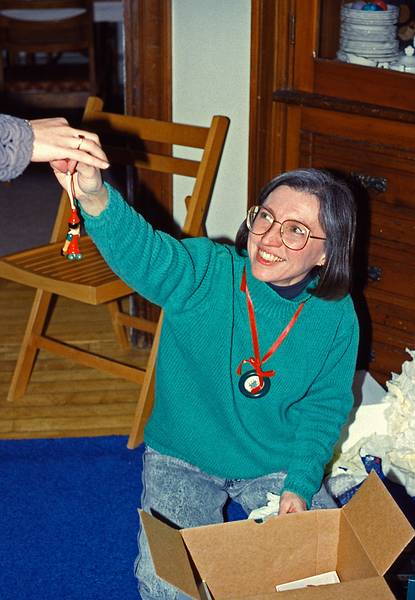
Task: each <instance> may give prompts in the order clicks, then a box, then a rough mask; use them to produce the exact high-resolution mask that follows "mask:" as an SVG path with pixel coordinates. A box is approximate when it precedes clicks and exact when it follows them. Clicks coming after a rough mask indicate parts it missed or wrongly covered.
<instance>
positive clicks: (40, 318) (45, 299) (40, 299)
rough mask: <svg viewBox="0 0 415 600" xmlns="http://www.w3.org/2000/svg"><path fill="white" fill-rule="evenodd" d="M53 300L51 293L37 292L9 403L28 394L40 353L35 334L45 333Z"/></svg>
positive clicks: (10, 391) (9, 394) (10, 390)
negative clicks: (34, 340) (35, 341)
mask: <svg viewBox="0 0 415 600" xmlns="http://www.w3.org/2000/svg"><path fill="white" fill-rule="evenodd" d="M51 300H52V294H50V293H49V292H44V291H42V290H37V291H36V295H35V299H34V302H33V305H32V310H31V311H30V316H29V320H28V322H27V325H26V331H25V334H24V336H23V341H22V345H21V347H20V352H19V356H18V358H17V363H16V367H15V369H14V373H13V377H12V380H11V384H10V388H9V392H8V396H7V400H8V401H9V402H12V401H13V400H18V399H19V398H21V397H22V396H23V395H24V393H25V392H26V389H27V386H28V384H29V381H30V377H31V374H32V371H33V367H34V364H35V361H36V357H37V353H38V351H39V349H38V347H37V346H36V345H35V344H34V342H33V334H37V335H41V334H42V333H43V330H44V327H45V323H46V319H47V316H48V310H49V306H50V303H51Z"/></svg>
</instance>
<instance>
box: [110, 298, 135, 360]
mask: <svg viewBox="0 0 415 600" xmlns="http://www.w3.org/2000/svg"><path fill="white" fill-rule="evenodd" d="M106 306H107V308H108V311H109V313H110V316H111V321H112V327H113V329H114V333H115V337H116V339H117V341H118V343H119V345H120V346H121V348H125V349H127V348H129V347H130V342H129V340H128V336H127V331H126V328H125V327H124V325H122V324H121V323H120V322H119V321H118V319H117V317H118V315H119V314H120V312H121V311H120V306H119V304H118V301H117V300H114V301H113V302H108V303H107V305H106Z"/></svg>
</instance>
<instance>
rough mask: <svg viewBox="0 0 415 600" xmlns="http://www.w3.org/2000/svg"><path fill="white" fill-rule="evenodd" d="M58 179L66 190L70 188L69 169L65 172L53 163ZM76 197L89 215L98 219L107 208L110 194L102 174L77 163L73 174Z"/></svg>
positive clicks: (97, 170)
mask: <svg viewBox="0 0 415 600" xmlns="http://www.w3.org/2000/svg"><path fill="white" fill-rule="evenodd" d="M51 166H52V168H53V171H54V173H55V176H56V179H57V180H58V181H59V183H60V184H61V186H62V187H63V188H64V189H67V188H68V176H67V172H68V170H69V169H66V170H65V171H63V170H62V169H61V165H59V167H58V168H57V167H56V164H55V161H53V162H51ZM72 177H73V183H74V196H75V198H76V199H77V200H78V201H79V202H80V203H81V205H82V208H83V209H84V210H85V212H87V213H88V214H90V215H92V216H94V217H96V216H98V215H99V214H100V213H101V212H102V211H103V210H104V208H105V207H106V205H107V200H108V194H107V190H106V188H105V187H104V185H103V183H102V178H101V172H100V170H99V169H96V168H95V167H91V166H90V165H86V164H84V163H76V164H75V171H74V173H73V176H72Z"/></svg>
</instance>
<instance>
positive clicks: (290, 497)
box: [278, 492, 307, 515]
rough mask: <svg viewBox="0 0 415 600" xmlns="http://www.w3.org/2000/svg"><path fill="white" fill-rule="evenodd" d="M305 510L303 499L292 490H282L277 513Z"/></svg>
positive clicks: (283, 513)
mask: <svg viewBox="0 0 415 600" xmlns="http://www.w3.org/2000/svg"><path fill="white" fill-rule="evenodd" d="M305 510H307V505H306V503H305V500H303V498H301V496H297V494H294V493H293V492H284V493H283V494H282V496H281V500H280V508H279V512H278V514H279V515H285V514H287V513H294V512H303V511H305Z"/></svg>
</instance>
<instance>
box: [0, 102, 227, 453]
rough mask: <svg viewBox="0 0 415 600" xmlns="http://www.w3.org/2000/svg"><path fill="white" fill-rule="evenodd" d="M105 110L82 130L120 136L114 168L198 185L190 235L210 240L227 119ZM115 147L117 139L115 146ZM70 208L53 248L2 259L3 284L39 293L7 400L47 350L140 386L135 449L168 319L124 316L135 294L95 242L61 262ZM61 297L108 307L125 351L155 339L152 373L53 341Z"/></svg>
mask: <svg viewBox="0 0 415 600" xmlns="http://www.w3.org/2000/svg"><path fill="white" fill-rule="evenodd" d="M102 107H103V103H102V101H101V100H100V99H99V98H95V97H92V98H90V99H89V100H88V102H87V106H86V109H85V113H84V119H83V127H84V128H85V129H89V130H91V131H96V132H97V133H99V134H100V135H101V134H103V135H105V134H107V133H108V132H110V133H111V135H113V134H114V133H116V134H118V136H119V135H120V134H121V137H120V138H119V141H120V142H121V147H116V146H114V145H112V146H106V145H105V144H104V148H105V150H106V152H107V155H108V157H109V159H110V162H111V164H113V165H115V164H122V165H133V166H134V167H135V168H137V169H139V170H140V171H142V170H145V171H146V172H147V171H156V172H157V171H158V172H162V173H170V174H179V175H185V176H189V177H193V178H194V186H193V190H192V193H191V195H190V196H189V198H188V202H187V215H186V219H185V223H184V226H183V234H184V235H186V236H196V235H200V234H201V233H202V232H203V227H204V221H205V218H206V214H207V210H208V206H209V201H210V197H211V195H212V191H213V186H214V182H215V178H216V174H217V171H218V167H219V162H220V158H221V154H222V150H223V145H224V142H225V137H226V133H227V129H228V125H229V120H228V119H227V118H226V117H223V116H214V117H213V118H212V122H211V125H210V127H198V126H193V125H186V124H177V123H171V122H165V121H157V120H155V119H144V118H140V117H129V116H125V115H118V114H112V113H107V112H103V111H102ZM102 139H104V138H102ZM115 141H116V138H114V139H113V142H112V143H115ZM130 141H131V143H130ZM134 142H135V144H134ZM155 142H157V143H164V144H168V145H169V146H170V145H175V146H184V147H191V148H200V149H202V153H201V158H200V160H194V159H184V158H177V157H173V156H172V155H171V153H169V155H165V154H159V153H155V152H153V151H151V152H149V151H148V145H149V144H150V145H151V144H153V143H155ZM69 206H70V204H69V200H68V197H67V194H66V192H63V194H62V196H61V200H60V204H59V208H58V212H57V217H56V221H55V224H54V229H53V232H52V237H51V242H50V243H49V244H47V245H45V246H41V247H38V248H34V249H31V250H26V251H22V252H19V253H17V254H13V255H9V256H6V257H3V258H2V259H0V277H3V278H5V279H8V280H11V281H15V282H17V283H20V284H24V285H28V286H31V287H34V288H37V291H36V295H35V299H34V302H33V307H32V310H31V313H30V316H29V320H28V323H27V327H26V332H25V334H24V338H23V341H22V346H21V349H20V353H19V356H18V360H17V364H16V368H15V371H14V374H13V377H12V381H11V385H10V389H9V394H8V400H15V399H18V398H20V397H21V396H23V395H24V393H25V391H26V388H27V385H28V383H29V381H30V377H31V373H32V370H33V367H34V365H35V361H36V357H37V354H38V351H39V350H47V351H49V352H52V353H55V354H57V355H59V356H62V357H66V358H68V359H71V360H74V361H76V362H78V363H81V364H83V365H86V366H89V367H92V368H96V369H100V370H102V371H105V372H108V373H111V374H113V375H115V376H117V377H121V378H124V379H127V380H130V381H134V382H137V383H141V384H142V385H141V389H140V393H139V399H138V404H137V410H136V414H135V417H134V422H133V427H132V431H131V434H130V437H129V442H128V446H129V447H130V448H135V447H136V446H137V445H138V444H139V443H140V441H141V439H142V433H143V427H144V424H145V421H146V419H147V417H148V416H149V414H150V412H151V409H152V395H153V382H154V369H155V363H156V356H157V348H158V341H159V336H160V331H161V324H162V315H161V316H160V318H159V320H158V323H156V322H154V321H150V320H148V319H145V318H140V317H135V316H131V315H130V314H127V313H125V312H123V311H122V308H121V303H120V299H122V298H123V297H125V296H127V295H129V294H131V293H132V290H131V289H130V288H129V287H128V286H127V285H126V284H125V283H123V282H122V281H121V280H120V279H119V278H118V277H117V276H116V275H115V274H114V273H113V272H112V271H111V270H110V268H109V267H108V266H107V264H106V263H105V262H104V260H103V259H102V258H101V255H100V254H99V252H98V251H97V249H96V248H95V245H94V244H93V243H92V241H91V240H90V239H89V238H88V237H86V236H84V237H82V238H81V246H82V253H83V254H84V258H83V259H82V260H81V261H79V262H78V261H76V262H75V261H74V262H72V261H68V260H65V259H64V258H63V257H62V256H61V255H60V249H61V247H62V241H58V240H64V238H65V235H66V232H67V222H68V218H69ZM74 263H75V264H74ZM54 295H57V296H65V297H67V298H70V299H73V300H77V301H80V302H85V303H88V304H92V305H100V304H106V305H107V307H108V311H109V314H110V316H111V320H112V324H113V328H114V332H115V335H116V338H117V340H118V342H119V343H120V344H121V346H123V347H126V348H127V347H129V340H128V336H127V333H126V327H134V328H136V329H138V330H141V331H146V332H150V333H154V341H153V344H152V347H151V351H150V356H149V360H148V364H147V367H146V369H139V368H138V367H137V368H136V367H133V366H129V365H126V364H123V363H120V362H117V361H114V360H112V359H109V358H104V357H102V356H98V355H95V354H93V353H91V352H87V351H85V350H83V349H80V348H76V347H74V346H70V345H68V344H67V343H65V342H62V341H59V340H56V339H51V338H50V337H48V335H47V319H49V316H50V314H51V313H50V311H51V310H52V309H53V304H52V299H53V297H54ZM48 322H49V321H48Z"/></svg>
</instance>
